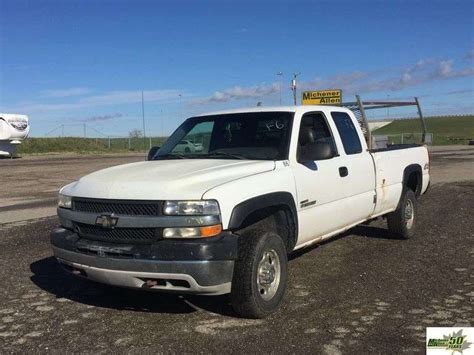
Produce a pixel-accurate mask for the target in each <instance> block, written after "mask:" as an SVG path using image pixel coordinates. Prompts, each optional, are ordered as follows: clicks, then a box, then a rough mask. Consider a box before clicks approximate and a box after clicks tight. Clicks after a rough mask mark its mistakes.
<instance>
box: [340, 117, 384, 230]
mask: <svg viewBox="0 0 474 355" xmlns="http://www.w3.org/2000/svg"><path fill="white" fill-rule="evenodd" d="M331 118H332V120H333V122H334V125H335V126H336V129H337V132H338V133H339V134H338V135H337V136H336V138H337V139H339V140H340V141H341V143H340V144H339V145H342V149H340V151H339V155H340V157H341V163H342V166H343V169H344V171H345V173H346V176H345V177H344V184H343V186H342V188H343V190H344V195H345V208H344V219H345V221H346V222H347V224H348V225H349V224H354V223H357V222H361V221H364V220H366V219H368V218H370V216H371V215H372V213H373V212H374V208H375V203H376V200H375V167H374V162H373V159H372V155H371V154H370V153H369V151H368V150H367V145H366V143H365V138H364V135H363V133H362V130H361V129H360V126H359V123H358V122H357V120H356V119H355V117H354V115H353V114H352V113H351V114H349V113H347V112H345V111H332V112H331Z"/></svg>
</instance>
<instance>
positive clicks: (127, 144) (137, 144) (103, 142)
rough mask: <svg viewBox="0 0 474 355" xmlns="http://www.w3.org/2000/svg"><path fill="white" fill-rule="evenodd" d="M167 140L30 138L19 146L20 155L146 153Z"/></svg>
mask: <svg viewBox="0 0 474 355" xmlns="http://www.w3.org/2000/svg"><path fill="white" fill-rule="evenodd" d="M164 140H165V138H163V137H152V138H151V142H150V138H148V137H147V138H146V140H145V142H144V140H143V138H131V139H130V140H129V139H128V138H111V139H110V140H109V139H108V138H79V137H57V138H28V139H26V140H24V141H23V142H22V144H21V145H19V146H18V149H17V152H18V154H20V155H21V154H37V153H63V152H74V153H107V152H144V151H145V147H146V151H148V149H149V146H150V143H151V146H155V145H159V146H161V145H162V144H163V142H164Z"/></svg>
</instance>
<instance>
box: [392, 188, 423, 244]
mask: <svg viewBox="0 0 474 355" xmlns="http://www.w3.org/2000/svg"><path fill="white" fill-rule="evenodd" d="M417 216H418V203H417V200H416V196H415V193H414V192H413V191H412V190H409V189H407V190H405V191H404V193H403V196H402V199H401V201H400V205H399V206H398V208H397V209H396V210H395V211H393V212H392V213H389V214H388V215H387V223H388V229H389V230H390V231H391V232H393V233H395V234H396V235H398V236H400V237H402V238H403V239H409V238H411V237H413V235H414V234H415V230H416V218H417Z"/></svg>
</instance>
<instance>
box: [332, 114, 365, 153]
mask: <svg viewBox="0 0 474 355" xmlns="http://www.w3.org/2000/svg"><path fill="white" fill-rule="evenodd" d="M331 117H332V119H333V121H334V124H335V125H336V127H337V131H338V132H339V136H340V137H341V140H342V145H343V147H344V151H345V153H346V154H348V155H351V154H358V153H361V152H362V144H361V143H360V138H359V134H358V133H357V129H356V128H355V126H354V123H353V122H352V119H351V117H350V116H349V115H348V114H347V113H346V112H331Z"/></svg>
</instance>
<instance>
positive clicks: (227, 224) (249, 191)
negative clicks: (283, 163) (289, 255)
mask: <svg viewBox="0 0 474 355" xmlns="http://www.w3.org/2000/svg"><path fill="white" fill-rule="evenodd" d="M261 196H262V197H261ZM202 198H203V199H215V200H217V201H218V202H219V207H220V209H221V218H222V227H223V229H231V228H234V226H236V225H238V224H239V222H241V219H242V218H245V216H244V215H245V213H244V212H245V211H246V210H248V212H251V210H254V209H256V208H257V207H258V206H262V207H268V206H269V203H275V204H274V205H288V207H289V208H290V209H291V211H292V212H293V214H294V215H295V216H296V215H297V214H296V207H295V206H296V204H295V202H294V201H296V200H297V199H296V190H295V182H294V178H293V174H292V172H291V169H289V168H282V169H275V170H273V171H269V172H265V173H261V174H256V175H251V176H247V177H245V178H242V179H238V180H234V181H231V182H228V183H225V184H222V185H219V186H217V187H215V188H212V189H210V190H208V191H206V192H205V193H204V194H203V196H202ZM255 198H258V199H255ZM291 201H292V202H291ZM239 205H240V207H239V208H238V210H240V211H242V212H237V211H238V210H236V212H235V213H234V209H235V208H236V207H237V206H239ZM233 215H234V216H233ZM247 215H248V213H247ZM232 216H233V217H232ZM231 218H232V223H231ZM295 218H296V217H295ZM295 225H296V226H297V225H298V224H297V223H296V224H295Z"/></svg>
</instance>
